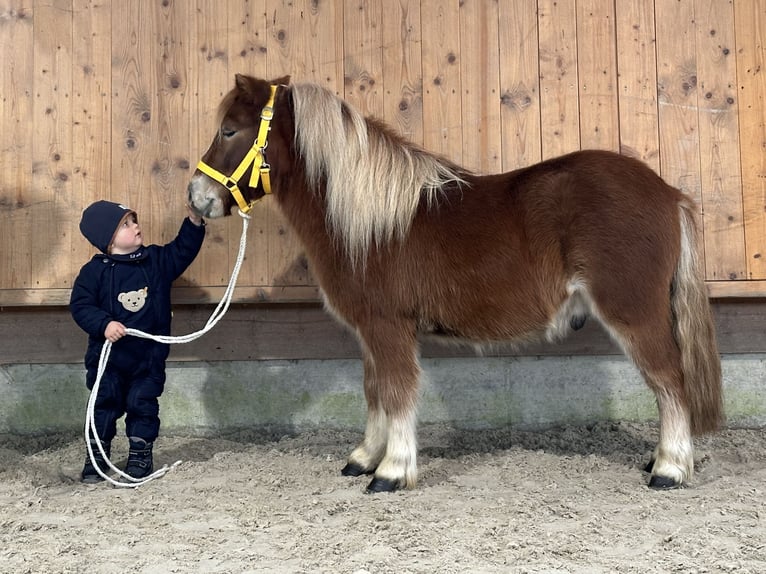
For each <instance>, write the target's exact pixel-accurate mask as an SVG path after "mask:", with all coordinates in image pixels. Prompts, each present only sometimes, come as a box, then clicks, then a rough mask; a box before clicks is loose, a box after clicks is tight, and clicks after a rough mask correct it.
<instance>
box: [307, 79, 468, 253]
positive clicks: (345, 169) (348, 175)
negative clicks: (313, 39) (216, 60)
mask: <svg viewBox="0 0 766 574" xmlns="http://www.w3.org/2000/svg"><path fill="white" fill-rule="evenodd" d="M292 94H293V103H294V108H295V140H296V142H297V146H298V152H299V153H300V154H301V157H302V158H303V160H304V162H305V165H306V177H307V180H308V183H309V185H310V186H311V187H312V188H313V189H318V188H319V186H320V185H321V184H322V183H325V184H326V189H327V191H326V194H327V196H326V203H327V219H328V224H329V226H330V229H331V230H332V231H333V232H334V233H336V234H337V235H338V238H339V239H340V240H341V241H342V242H343V244H344V247H345V248H346V251H347V253H348V255H349V257H350V258H351V260H352V261H354V262H362V261H364V260H365V259H366V257H367V254H368V252H369V249H370V247H371V246H372V245H373V243H374V244H375V245H376V246H381V245H385V244H386V243H388V242H390V241H392V240H393V239H401V238H404V237H405V236H406V235H407V233H408V232H409V230H410V225H411V224H412V220H413V218H414V216H415V212H416V210H417V208H418V204H419V203H420V200H421V197H425V199H426V200H427V201H428V203H429V204H431V203H432V202H433V201H434V199H435V197H436V196H437V194H438V192H439V190H440V189H441V188H442V186H444V185H445V184H446V183H449V182H455V183H458V184H462V183H464V181H463V179H462V178H461V176H460V173H459V171H458V168H456V167H455V166H453V165H451V164H450V163H449V162H447V161H445V160H443V159H440V158H438V157H437V156H435V155H432V154H429V153H428V152H427V151H425V150H423V149H421V148H419V147H417V146H416V145H414V144H411V143H409V142H405V141H404V140H402V139H400V138H398V137H397V136H395V135H394V134H393V133H392V132H389V131H388V130H386V129H385V128H383V127H382V126H380V125H378V124H376V123H373V122H368V121H367V120H366V119H365V118H364V117H363V116H362V115H361V114H360V113H359V112H358V111H357V110H355V109H354V108H352V107H351V106H350V105H348V104H347V103H346V102H344V101H343V100H341V99H340V98H338V97H337V96H335V95H334V94H332V93H331V92H330V91H328V90H326V89H324V88H322V87H321V86H318V85H315V84H295V85H293V86H292Z"/></svg>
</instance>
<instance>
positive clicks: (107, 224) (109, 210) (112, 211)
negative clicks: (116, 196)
mask: <svg viewBox="0 0 766 574" xmlns="http://www.w3.org/2000/svg"><path fill="white" fill-rule="evenodd" d="M130 213H132V214H134V216H135V213H136V212H135V211H133V210H132V209H130V208H128V207H125V206H124V205H120V204H119V203H114V202H112V201H104V200H101V201H97V202H95V203H91V204H90V205H89V206H88V207H86V208H85V210H84V211H83V212H82V219H80V231H81V232H82V234H83V235H84V236H85V239H87V240H88V241H90V242H91V243H92V244H93V245H94V246H96V247H98V248H99V249H100V250H101V252H102V253H107V252H108V251H109V246H110V245H111V243H112V238H114V234H115V233H116V232H117V227H118V226H119V225H120V223H121V222H122V220H123V219H124V218H125V216H126V215H128V214H130Z"/></svg>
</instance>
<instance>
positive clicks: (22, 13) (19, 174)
mask: <svg viewBox="0 0 766 574" xmlns="http://www.w3.org/2000/svg"><path fill="white" fill-rule="evenodd" d="M33 20H34V11H33V6H32V0H15V1H11V2H7V1H6V2H3V3H2V5H0V50H1V51H2V52H1V53H2V54H3V55H5V57H4V61H3V65H2V66H1V67H0V75H1V76H2V86H3V92H2V94H0V102H2V105H1V106H0V134H1V135H2V138H3V146H2V147H3V153H0V214H2V223H0V241H2V245H4V246H6V247H5V248H4V249H2V250H0V287H2V288H3V289H21V288H29V287H32V267H31V254H32V250H33V248H34V247H35V245H36V244H35V242H34V241H33V238H34V232H35V229H34V225H33V221H34V219H33V214H32V210H31V207H32V205H33V204H34V198H33V197H32V190H33V187H32V170H31V167H30V166H31V164H32V141H33V130H32V129H31V127H32V126H33V125H34V124H33V102H32V93H33V92H32V89H31V86H32V82H33V78H34V74H35V70H34V68H33V58H32V51H31V50H30V49H29V46H32V45H33V44H34V26H33ZM9 245H12V246H13V249H8V248H7V246H9Z"/></svg>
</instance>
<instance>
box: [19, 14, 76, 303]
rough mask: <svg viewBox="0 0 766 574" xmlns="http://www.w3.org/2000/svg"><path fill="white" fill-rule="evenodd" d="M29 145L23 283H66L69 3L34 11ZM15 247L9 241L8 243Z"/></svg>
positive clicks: (69, 176)
mask: <svg viewBox="0 0 766 574" xmlns="http://www.w3.org/2000/svg"><path fill="white" fill-rule="evenodd" d="M34 29H35V41H34V52H33V57H34V71H35V75H34V79H33V81H32V85H33V89H34V114H33V121H34V127H33V131H34V143H33V145H32V188H31V189H29V190H27V193H29V192H31V194H29V195H27V196H26V199H27V200H28V201H30V202H31V203H32V206H33V207H32V209H33V211H32V213H33V216H34V220H33V221H32V225H33V226H34V229H33V231H34V237H30V238H29V239H30V240H31V246H32V249H31V250H30V251H31V252H30V259H31V272H32V276H31V277H30V279H29V281H28V284H29V285H30V286H31V287H33V288H37V289H45V288H50V287H55V286H57V285H70V284H71V276H70V268H69V259H68V258H66V257H57V255H63V254H68V253H69V250H70V247H71V241H72V236H73V233H72V229H71V228H70V226H69V225H68V224H67V222H68V221H69V220H70V219H72V217H73V216H74V209H73V208H72V207H73V206H72V122H71V118H72V3H71V0H50V1H48V2H45V3H43V2H40V3H38V4H37V5H36V6H35V11H34ZM14 244H15V242H14Z"/></svg>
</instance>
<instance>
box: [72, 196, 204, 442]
mask: <svg viewBox="0 0 766 574" xmlns="http://www.w3.org/2000/svg"><path fill="white" fill-rule="evenodd" d="M102 203H103V204H104V205H105V206H106V208H107V209H111V208H112V205H114V204H108V202H102ZM117 215H119V213H117V214H115V216H117ZM110 224H111V222H110ZM81 229H82V225H81ZM111 229H112V230H114V229H115V227H114V226H113V227H111ZM83 232H84V233H85V230H83ZM103 235H104V237H107V235H108V234H106V232H105V231H104V232H103ZM86 237H88V238H89V239H91V242H94V241H93V240H92V238H91V237H92V234H91V235H88V234H86ZM109 237H111V235H109ZM204 237H205V227H204V226H196V225H194V224H193V223H192V222H191V221H189V219H188V218H186V219H184V221H183V223H182V225H181V229H180V230H179V232H178V236H177V237H176V238H175V239H174V240H173V241H171V242H170V243H168V244H167V245H163V246H159V245H149V246H146V247H141V248H140V249H138V250H137V251H135V252H134V253H131V254H130V255H105V254H104V253H101V254H98V255H95V256H94V257H93V258H92V259H91V260H90V261H89V262H88V263H86V264H85V265H84V266H83V267H82V269H81V270H80V273H79V275H78V276H77V279H76V280H75V282H74V285H73V288H72V295H71V299H70V305H69V308H70V311H71V313H72V317H73V318H74V320H75V322H76V323H77V324H78V325H79V326H80V327H81V328H82V329H83V330H84V331H85V332H86V333H87V334H88V348H87V351H86V353H85V367H86V368H87V375H86V385H87V386H88V388H89V389H91V388H93V384H94V383H95V381H96V374H97V368H98V361H99V356H100V353H101V349H102V347H103V345H104V343H105V341H106V339H105V338H104V330H105V329H106V326H107V325H108V324H109V322H110V321H119V322H120V323H122V324H123V325H125V327H127V328H133V329H139V330H141V331H144V332H146V333H150V334H153V335H169V334H170V320H171V308H170V287H171V285H172V283H173V281H174V280H175V279H177V278H178V277H179V276H180V275H181V274H182V273H183V272H184V270H185V269H186V268H187V267H188V266H189V265H190V264H191V263H192V261H193V260H194V258H195V257H196V256H197V253H199V250H200V248H201V247H202V241H203V239H204ZM97 243H104V241H103V240H102V241H95V242H94V244H97ZM96 246H97V247H99V248H100V249H101V250H102V251H104V252H106V250H107V248H108V242H107V244H98V245H96ZM169 351H170V348H169V345H167V344H163V343H157V342H155V341H152V340H150V339H144V338H140V337H135V336H132V335H126V336H124V337H122V338H121V339H120V340H118V341H117V342H116V343H114V344H113V345H112V350H111V354H110V357H109V361H108V363H107V367H106V371H105V372H104V375H103V377H102V379H101V383H100V386H99V392H98V397H97V398H96V404H95V413H94V414H95V422H96V427H97V428H96V430H97V432H98V435H99V437H100V438H101V440H102V441H104V442H109V441H111V440H112V439H113V438H114V436H115V434H116V422H117V420H118V419H119V418H120V417H122V416H123V415H124V414H125V415H127V416H126V418H125V430H126V434H127V436H129V437H140V438H142V439H144V440H145V441H147V442H149V443H150V442H152V441H154V440H155V439H156V438H157V435H158V433H159V428H160V419H159V401H158V400H157V399H158V397H159V396H160V395H161V394H162V391H163V389H164V385H165V360H166V359H167V357H168V353H169Z"/></svg>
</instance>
